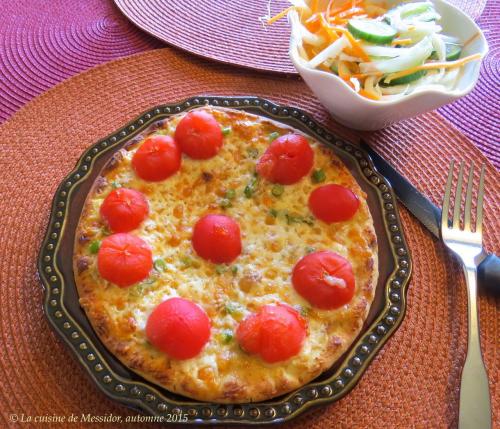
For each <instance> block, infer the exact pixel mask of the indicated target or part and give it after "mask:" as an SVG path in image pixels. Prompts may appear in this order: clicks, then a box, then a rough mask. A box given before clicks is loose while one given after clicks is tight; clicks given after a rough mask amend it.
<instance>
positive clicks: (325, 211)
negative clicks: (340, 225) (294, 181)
mask: <svg viewBox="0 0 500 429" xmlns="http://www.w3.org/2000/svg"><path fill="white" fill-rule="evenodd" d="M358 207H359V199H358V197H357V196H356V194H355V193H354V192H352V191H351V190H350V189H348V188H345V187H344V186H340V185H324V186H320V187H319V188H316V189H315V190H314V191H312V192H311V195H309V209H310V210H311V211H312V213H313V214H314V216H316V218H318V219H319V220H322V221H323V222H326V223H333V222H344V221H346V220H349V219H351V218H352V217H353V216H354V215H355V214H356V211H357V210H358Z"/></svg>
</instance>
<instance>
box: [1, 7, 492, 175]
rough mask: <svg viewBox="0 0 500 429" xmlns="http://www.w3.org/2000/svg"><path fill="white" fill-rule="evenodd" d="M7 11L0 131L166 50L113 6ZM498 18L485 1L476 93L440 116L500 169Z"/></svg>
mask: <svg viewBox="0 0 500 429" xmlns="http://www.w3.org/2000/svg"><path fill="white" fill-rule="evenodd" d="M264 3H265V2H264ZM483 6H484V1H482V2H479V3H478V8H479V9H478V10H479V12H480V11H481V9H482V8H483ZM2 8H3V10H2V16H1V17H0V82H1V85H0V123H1V122H3V121H6V120H7V119H8V118H9V117H10V116H11V115H12V114H13V113H14V112H16V111H17V110H18V109H20V108H21V107H22V106H23V105H24V104H26V103H27V102H28V101H30V100H31V99H32V98H33V97H35V96H37V95H38V94H40V93H42V92H44V91H46V90H47V89H49V88H50V87H52V86H54V85H56V84H57V83H59V82H61V81H63V80H65V79H67V78H69V77H71V76H73V75H75V74H77V73H79V72H81V71H83V70H86V69H88V68H90V67H93V66H95V65H98V64H101V63H103V62H106V61H110V60H113V59H116V58H120V57H123V56H127V55H131V54H134V53H138V52H143V51H146V50H151V49H157V48H160V47H163V46H164V45H163V44H162V43H161V42H159V41H158V40H156V39H154V38H152V37H151V36H149V35H147V34H145V33H143V32H142V31H140V30H139V29H137V28H136V27H135V26H134V25H133V24H131V23H130V22H129V21H128V20H127V19H126V18H125V17H124V16H122V14H121V13H120V11H119V10H118V8H117V7H116V6H115V5H114V3H113V1H112V0H87V1H85V2H80V1H78V0H54V1H51V7H50V8H48V7H46V1H45V0H18V1H16V2H4V4H2ZM499 16H500V2H498V1H496V0H488V2H487V4H486V6H485V7H484V9H482V14H481V15H480V16H479V18H478V19H477V22H478V24H479V26H480V27H481V28H482V29H483V30H484V32H485V35H486V38H487V39H488V42H489V44H490V53H489V55H488V56H487V58H486V59H485V60H484V63H483V66H482V70H481V79H480V81H479V83H478V85H477V87H476V88H475V89H474V91H473V92H472V93H471V94H469V95H468V96H466V97H464V98H463V99H460V100H458V101H456V102H454V103H452V104H449V105H447V106H444V107H442V108H441V109H439V110H438V111H439V113H440V114H441V115H443V116H444V117H445V118H446V119H447V120H448V121H450V122H451V123H452V124H453V125H454V126H455V127H456V128H457V129H458V130H460V132H462V133H463V134H465V135H466V136H467V137H469V138H470V139H471V140H472V141H473V142H474V144H476V145H477V147H479V148H480V149H481V151H483V153H484V154H485V155H486V156H487V157H488V159H489V160H490V161H491V162H492V163H493V164H494V165H495V166H496V167H497V168H498V167H499V166H500V134H499V128H500V127H499V124H500V113H499V110H498V106H499V105H500V90H499V85H498V76H499V73H498V69H499V64H500V61H499V56H498V52H499V46H500V38H498V36H497V34H498V31H497V30H498V28H499V23H498V17H499ZM249 73H252V72H251V71H249ZM255 73H257V72H255Z"/></svg>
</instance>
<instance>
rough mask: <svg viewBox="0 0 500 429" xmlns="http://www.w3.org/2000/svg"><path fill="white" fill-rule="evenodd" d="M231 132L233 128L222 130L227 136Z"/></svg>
mask: <svg viewBox="0 0 500 429" xmlns="http://www.w3.org/2000/svg"><path fill="white" fill-rule="evenodd" d="M230 132H231V127H224V128H222V134H224V135H225V136H227V135H228V134H229V133H230Z"/></svg>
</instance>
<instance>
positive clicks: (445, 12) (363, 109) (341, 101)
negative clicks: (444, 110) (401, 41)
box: [289, 0, 488, 130]
mask: <svg viewBox="0 0 500 429" xmlns="http://www.w3.org/2000/svg"><path fill="white" fill-rule="evenodd" d="M432 3H433V4H434V6H435V9H436V11H437V12H438V13H439V14H440V15H441V20H440V21H439V24H440V25H441V26H442V27H443V33H445V34H448V35H450V36H453V37H456V38H458V39H459V40H460V42H462V43H463V42H465V41H467V40H469V39H470V38H472V37H473V36H474V35H476V34H478V36H477V37H476V38H475V39H474V40H473V41H472V42H470V43H469V44H468V45H467V46H466V47H465V48H464V49H463V53H462V55H463V56H467V55H472V54H476V53H480V54H482V56H483V58H484V56H485V55H486V54H487V52H488V43H487V42H486V39H485V37H484V34H483V33H482V31H481V30H480V29H479V27H478V26H477V25H476V24H475V22H474V21H473V20H472V19H471V18H469V17H468V16H467V15H466V14H465V13H463V12H462V11H460V10H459V9H458V8H456V7H455V6H453V5H451V4H450V3H448V2H446V1H443V0H434V1H433V2H432ZM291 14H296V12H295V11H292V12H291ZM297 19H298V16H296V17H295V19H290V22H291V23H292V27H293V25H294V23H296V22H297V21H296V20H297ZM295 25H296V24H295ZM294 34H296V32H295V31H293V28H292V37H291V39H290V51H289V53H290V58H291V60H292V62H293V64H294V65H295V67H296V69H297V71H298V72H299V73H300V75H301V76H302V78H303V79H304V81H305V82H306V83H307V85H308V86H309V88H311V90H312V91H313V92H314V94H315V95H316V97H318V98H319V100H320V101H321V103H322V104H323V106H325V107H326V109H328V111H329V112H330V114H331V115H332V116H333V117H334V118H335V119H336V120H337V121H338V122H340V123H341V124H344V125H346V126H348V127H350V128H354V129H358V130H378V129H381V128H384V127H387V126H388V125H390V124H392V123H394V122H397V121H400V120H402V119H407V118H410V117H412V116H416V115H419V114H421V113H423V112H427V111H429V110H434V109H436V108H438V107H440V106H442V105H444V104H447V103H451V102H452V101H455V100H457V99H458V98H460V97H463V96H464V95H466V94H468V93H469V92H470V91H471V90H472V89H473V88H474V86H475V85H476V82H477V80H478V78H479V70H480V67H481V64H480V63H481V61H471V62H469V63H467V64H466V65H465V66H464V70H463V72H462V73H461V76H460V77H459V80H458V81H457V85H456V87H455V88H454V89H453V90H452V91H444V90H440V89H436V88H431V89H421V88H417V89H416V90H415V91H413V92H412V93H410V94H408V95H405V96H403V97H401V98H400V99H397V100H389V101H382V100H381V101H375V100H370V99H368V98H365V97H362V96H360V95H359V94H357V93H356V92H355V91H354V90H353V89H352V88H350V87H349V86H348V85H347V84H346V83H345V82H344V81H343V80H342V79H340V78H339V77H338V76H336V75H334V74H333V73H328V72H325V71H322V70H318V69H311V68H309V67H307V66H306V64H305V60H304V59H303V58H302V57H301V56H300V55H299V51H298V48H297V40H296V39H295V37H294Z"/></svg>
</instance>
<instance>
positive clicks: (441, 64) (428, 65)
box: [385, 54, 482, 82]
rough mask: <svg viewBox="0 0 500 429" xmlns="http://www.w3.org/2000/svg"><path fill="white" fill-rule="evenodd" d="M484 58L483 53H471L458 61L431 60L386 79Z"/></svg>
mask: <svg viewBox="0 0 500 429" xmlns="http://www.w3.org/2000/svg"><path fill="white" fill-rule="evenodd" d="M481 58H482V54H474V55H469V56H468V57H465V58H462V59H460V60H456V61H446V62H431V63H426V64H422V65H420V66H416V67H412V68H409V69H407V70H403V71H400V72H397V73H392V74H391V75H389V76H388V77H387V78H386V79H385V80H386V81H387V82H390V81H391V80H393V79H398V78H400V77H403V76H408V75H409V74H412V73H415V72H417V71H419V70H433V69H440V68H445V69H451V68H455V67H460V66H463V65H464V64H466V63H468V62H470V61H474V60H479V59H481Z"/></svg>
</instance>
